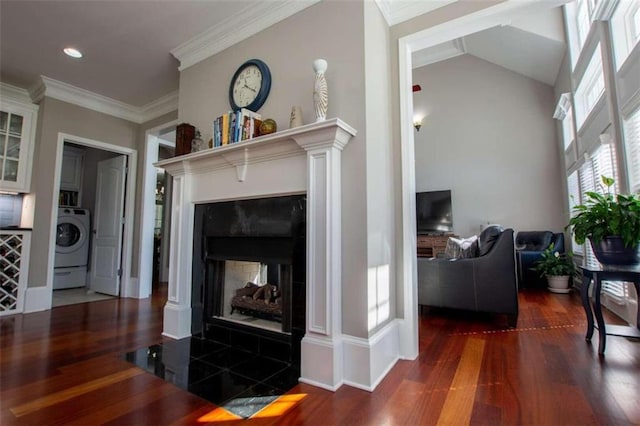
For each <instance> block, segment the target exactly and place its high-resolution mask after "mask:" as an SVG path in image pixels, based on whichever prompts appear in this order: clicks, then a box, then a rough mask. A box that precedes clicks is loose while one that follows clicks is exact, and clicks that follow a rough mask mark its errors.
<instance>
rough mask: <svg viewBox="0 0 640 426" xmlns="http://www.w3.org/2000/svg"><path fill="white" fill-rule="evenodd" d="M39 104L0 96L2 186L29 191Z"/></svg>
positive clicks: (17, 190) (0, 188)
mask: <svg viewBox="0 0 640 426" xmlns="http://www.w3.org/2000/svg"><path fill="white" fill-rule="evenodd" d="M37 110H38V107H37V105H33V104H21V103H19V102H14V101H12V100H11V99H6V97H5V96H3V97H2V100H0V190H5V191H15V192H29V188H30V186H31V163H32V161H33V138H34V137H35V125H36V111H37Z"/></svg>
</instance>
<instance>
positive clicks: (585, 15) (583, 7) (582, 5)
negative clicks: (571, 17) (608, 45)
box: [575, 0, 591, 51]
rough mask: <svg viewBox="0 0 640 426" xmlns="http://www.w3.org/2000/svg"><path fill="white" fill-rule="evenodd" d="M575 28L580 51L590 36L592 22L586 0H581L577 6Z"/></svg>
mask: <svg viewBox="0 0 640 426" xmlns="http://www.w3.org/2000/svg"><path fill="white" fill-rule="evenodd" d="M575 19H576V20H575V26H576V29H577V35H578V51H579V50H581V49H582V47H583V46H584V42H585V41H586V40H587V35H588V34H589V28H591V21H590V20H589V4H588V3H587V2H586V0H579V1H578V3H577V5H576V18H575Z"/></svg>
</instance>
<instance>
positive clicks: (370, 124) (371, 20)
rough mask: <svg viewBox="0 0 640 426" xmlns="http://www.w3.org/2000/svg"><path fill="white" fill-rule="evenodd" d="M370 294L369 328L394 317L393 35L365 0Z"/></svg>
mask: <svg viewBox="0 0 640 426" xmlns="http://www.w3.org/2000/svg"><path fill="white" fill-rule="evenodd" d="M364 10H365V29H364V30H365V43H364V47H365V69H366V70H367V71H366V75H365V83H366V86H365V87H366V92H365V96H366V98H365V102H366V103H365V105H366V119H367V125H366V131H367V144H366V168H367V266H368V283H367V300H368V306H367V310H366V316H367V318H368V327H369V334H370V335H371V334H372V333H373V332H375V330H377V329H378V328H380V327H381V326H383V325H384V324H385V323H386V322H388V320H389V319H393V318H395V317H396V309H395V305H396V291H395V287H396V279H395V276H394V275H393V274H392V271H394V269H395V243H394V241H395V233H394V226H393V221H394V211H393V208H392V206H393V192H392V180H391V170H392V162H391V159H392V156H391V152H392V144H393V136H392V134H391V69H390V56H391V37H390V34H389V28H388V26H387V23H386V21H385V20H384V17H383V16H382V14H381V13H380V10H379V9H378V7H377V6H376V4H375V3H374V2H365V8H364Z"/></svg>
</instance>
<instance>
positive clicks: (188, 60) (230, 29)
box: [171, 0, 321, 71]
mask: <svg viewBox="0 0 640 426" xmlns="http://www.w3.org/2000/svg"><path fill="white" fill-rule="evenodd" d="M319 1H321V0H285V1H283V2H279V3H277V4H276V3H273V2H261V3H259V4H258V5H255V4H252V5H248V6H247V7H245V8H244V9H242V10H241V11H240V12H238V13H236V14H235V15H233V16H230V17H229V18H228V19H227V20H226V21H225V22H224V24H222V25H218V26H215V27H213V28H211V29H209V30H207V31H205V32H203V33H202V34H200V35H198V36H196V37H194V38H192V39H191V40H188V41H187V42H185V43H183V44H181V45H180V46H178V47H176V48H175V49H173V50H171V54H172V55H173V56H174V57H175V58H176V59H177V60H178V61H180V67H178V69H179V70H180V71H183V70H185V69H186V68H189V67H190V66H192V65H195V64H197V63H198V62H201V61H203V60H205V59H207V58H209V57H211V56H213V55H215V54H216V53H219V52H222V51H223V50H224V49H226V48H228V47H231V46H233V45H234V44H237V43H239V42H241V41H243V40H245V39H247V38H249V37H251V36H252V35H254V34H257V33H259V32H260V31H263V30H265V29H267V28H269V27H270V26H272V25H274V24H276V23H278V22H280V21H282V20H284V19H286V18H288V17H289V16H292V15H294V14H296V13H298V12H300V11H302V10H304V9H306V8H307V7H309V6H312V5H314V4H316V3H318V2H319Z"/></svg>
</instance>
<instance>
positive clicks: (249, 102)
mask: <svg viewBox="0 0 640 426" xmlns="http://www.w3.org/2000/svg"><path fill="white" fill-rule="evenodd" d="M270 90H271V72H270V71H269V67H268V66H267V64H265V63H264V62H262V61H261V60H260V59H250V60H248V61H247V62H245V63H244V64H242V65H240V67H239V68H238V70H237V71H236V72H235V74H234V75H233V78H232V79H231V84H230V85H229V104H230V105H231V108H232V109H233V110H234V111H235V110H238V109H240V108H247V109H249V110H251V111H257V110H258V109H260V107H261V106H262V105H263V104H264V103H265V101H266V100H267V97H268V96H269V91H270Z"/></svg>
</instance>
